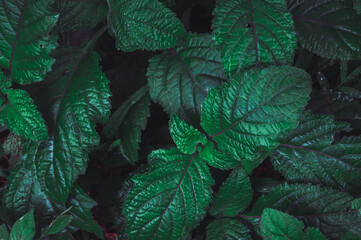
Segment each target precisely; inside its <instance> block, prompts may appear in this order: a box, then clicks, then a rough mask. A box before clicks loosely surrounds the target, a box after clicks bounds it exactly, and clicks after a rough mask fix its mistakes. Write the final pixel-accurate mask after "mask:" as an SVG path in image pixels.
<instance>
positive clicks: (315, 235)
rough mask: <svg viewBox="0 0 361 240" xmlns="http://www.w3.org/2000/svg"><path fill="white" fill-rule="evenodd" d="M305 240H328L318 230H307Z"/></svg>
mask: <svg viewBox="0 0 361 240" xmlns="http://www.w3.org/2000/svg"><path fill="white" fill-rule="evenodd" d="M305 238H306V239H307V240H327V239H326V237H325V236H323V234H322V233H321V232H320V230H318V229H317V228H307V229H306V237H305ZM349 240H350V239H349Z"/></svg>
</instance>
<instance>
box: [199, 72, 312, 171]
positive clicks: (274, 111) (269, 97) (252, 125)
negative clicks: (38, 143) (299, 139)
mask: <svg viewBox="0 0 361 240" xmlns="http://www.w3.org/2000/svg"><path fill="white" fill-rule="evenodd" d="M309 91H310V77H309V76H308V74H307V73H305V72H304V71H302V70H300V69H297V68H294V67H270V68H266V69H263V70H251V71H248V72H245V73H243V74H240V75H237V76H235V79H234V80H233V81H231V82H229V83H226V84H223V85H222V86H220V87H217V88H215V89H213V90H212V91H211V92H210V93H209V94H208V97H207V99H206V100H205V101H204V103H203V105H202V110H203V111H202V120H201V125H202V127H203V129H204V130H205V131H206V132H207V133H208V134H209V135H210V136H211V137H212V138H213V140H215V141H216V142H217V144H218V145H217V146H218V147H219V149H220V150H222V151H224V152H227V153H229V154H230V155H232V156H233V157H234V158H236V159H238V160H241V161H243V164H246V165H247V164H248V163H247V162H252V159H256V158H255V157H256V156H257V155H258V154H259V151H260V150H266V151H267V150H272V149H274V148H276V147H277V146H278V141H279V139H280V137H282V136H283V135H285V134H287V133H289V132H290V131H291V130H292V129H294V128H295V127H296V126H297V119H298V117H299V114H300V112H301V110H302V109H303V107H304V106H305V104H306V102H307V100H308V95H309ZM247 169H248V167H247V168H246V171H248V170H247Z"/></svg>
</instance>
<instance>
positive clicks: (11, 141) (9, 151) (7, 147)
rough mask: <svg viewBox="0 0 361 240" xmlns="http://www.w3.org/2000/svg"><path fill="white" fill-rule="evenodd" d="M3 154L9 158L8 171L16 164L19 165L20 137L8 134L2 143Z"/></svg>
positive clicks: (20, 152) (20, 153)
mask: <svg viewBox="0 0 361 240" xmlns="http://www.w3.org/2000/svg"><path fill="white" fill-rule="evenodd" d="M3 148H4V153H3V154H6V155H8V156H10V158H9V160H8V161H9V169H10V170H11V169H13V168H14V167H15V166H16V165H17V164H18V163H20V160H21V155H22V149H21V137H20V136H18V135H16V134H14V133H10V134H9V135H8V136H7V138H6V139H5V141H4V142H3Z"/></svg>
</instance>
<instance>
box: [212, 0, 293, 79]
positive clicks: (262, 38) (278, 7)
mask: <svg viewBox="0 0 361 240" xmlns="http://www.w3.org/2000/svg"><path fill="white" fill-rule="evenodd" d="M213 14H214V19H213V34H214V39H215V41H216V43H217V44H218V45H220V46H221V48H222V63H223V64H224V66H225V71H226V73H227V74H229V75H233V74H234V73H235V72H237V71H242V70H244V69H247V68H251V67H253V66H255V65H273V64H287V63H291V62H292V60H293V55H294V50H295V48H296V34H295V32H294V29H293V21H292V15H291V14H290V13H289V12H288V11H287V5H286V2H285V1H283V0H276V1H266V0H262V1H254V0H249V1H248V0H219V1H217V5H216V8H215V10H214V13H213Z"/></svg>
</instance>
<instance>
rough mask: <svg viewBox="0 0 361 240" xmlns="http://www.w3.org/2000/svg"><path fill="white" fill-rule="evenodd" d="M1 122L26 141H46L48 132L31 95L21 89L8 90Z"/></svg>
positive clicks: (0, 114)
mask: <svg viewBox="0 0 361 240" xmlns="http://www.w3.org/2000/svg"><path fill="white" fill-rule="evenodd" d="M0 122H1V123H2V124H4V125H5V126H7V127H8V128H9V129H10V131H12V132H14V133H16V134H17V135H20V136H23V137H24V138H26V139H33V140H42V141H43V140H46V139H48V130H47V128H46V126H45V122H44V119H43V118H42V116H41V114H40V113H39V112H38V110H37V109H36V106H35V105H34V103H33V100H32V99H31V98H30V96H29V94H28V93H27V92H25V91H24V90H20V89H16V90H14V89H8V90H7V102H6V103H5V108H4V109H3V110H2V111H1V112H0Z"/></svg>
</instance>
